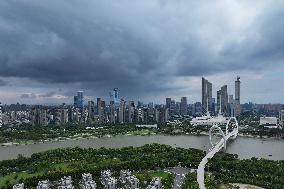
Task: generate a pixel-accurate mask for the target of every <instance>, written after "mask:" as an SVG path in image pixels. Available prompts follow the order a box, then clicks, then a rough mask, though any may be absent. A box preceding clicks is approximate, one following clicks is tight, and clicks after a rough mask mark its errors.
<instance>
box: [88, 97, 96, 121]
mask: <svg viewBox="0 0 284 189" xmlns="http://www.w3.org/2000/svg"><path fill="white" fill-rule="evenodd" d="M94 116H95V103H94V101H88V119H89V120H94Z"/></svg>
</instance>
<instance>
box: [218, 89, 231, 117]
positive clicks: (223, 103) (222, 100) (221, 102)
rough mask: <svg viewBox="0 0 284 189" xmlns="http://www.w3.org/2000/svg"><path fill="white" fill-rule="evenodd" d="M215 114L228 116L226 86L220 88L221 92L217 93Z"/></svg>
mask: <svg viewBox="0 0 284 189" xmlns="http://www.w3.org/2000/svg"><path fill="white" fill-rule="evenodd" d="M217 112H218V113H220V112H221V113H223V114H225V115H228V114H229V108H228V90H227V85H224V86H222V87H221V90H219V91H217Z"/></svg>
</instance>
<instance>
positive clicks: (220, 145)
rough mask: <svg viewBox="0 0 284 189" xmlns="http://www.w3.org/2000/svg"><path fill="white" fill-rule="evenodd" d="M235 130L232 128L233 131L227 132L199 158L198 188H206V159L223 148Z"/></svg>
mask: <svg viewBox="0 0 284 189" xmlns="http://www.w3.org/2000/svg"><path fill="white" fill-rule="evenodd" d="M236 132H237V130H234V131H233V132H231V133H229V134H227V135H226V136H225V137H224V138H222V139H221V140H220V142H219V143H217V144H216V145H215V146H214V148H213V149H211V150H210V152H208V154H206V156H205V157H204V158H203V159H202V160H201V162H200V164H199V166H198V169H197V182H198V184H199V188H200V189H206V187H205V183H204V168H205V165H206V164H207V163H208V159H211V158H212V157H213V156H214V155H215V154H216V153H217V152H219V151H220V150H221V149H222V148H224V146H225V143H226V141H227V140H228V139H229V138H230V137H232V136H234V135H235V134H236Z"/></svg>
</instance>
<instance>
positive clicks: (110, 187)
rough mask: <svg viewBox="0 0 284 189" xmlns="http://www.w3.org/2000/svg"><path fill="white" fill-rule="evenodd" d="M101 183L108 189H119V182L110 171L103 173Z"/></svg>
mask: <svg viewBox="0 0 284 189" xmlns="http://www.w3.org/2000/svg"><path fill="white" fill-rule="evenodd" d="M101 183H102V184H103V185H104V186H105V188H106V189H116V187H117V180H116V179H115V178H114V177H112V176H111V172H110V170H105V171H102V172H101Z"/></svg>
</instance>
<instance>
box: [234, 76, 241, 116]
mask: <svg viewBox="0 0 284 189" xmlns="http://www.w3.org/2000/svg"><path fill="white" fill-rule="evenodd" d="M235 108H236V110H235V114H236V116H239V115H240V114H241V81H240V77H237V80H236V81H235Z"/></svg>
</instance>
